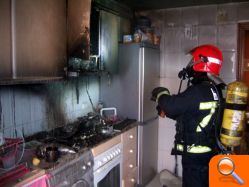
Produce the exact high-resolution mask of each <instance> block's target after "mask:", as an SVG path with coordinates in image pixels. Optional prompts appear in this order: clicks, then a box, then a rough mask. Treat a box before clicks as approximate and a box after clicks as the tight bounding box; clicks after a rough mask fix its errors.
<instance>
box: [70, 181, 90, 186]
mask: <svg viewBox="0 0 249 187" xmlns="http://www.w3.org/2000/svg"><path fill="white" fill-rule="evenodd" d="M80 183H83V184H86V186H84V187H90V185H89V182H87V181H86V180H85V179H79V180H78V181H76V182H75V183H73V185H72V187H76V185H77V184H80Z"/></svg>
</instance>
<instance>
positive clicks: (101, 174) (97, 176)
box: [94, 156, 122, 184]
mask: <svg viewBox="0 0 249 187" xmlns="http://www.w3.org/2000/svg"><path fill="white" fill-rule="evenodd" d="M121 163H122V157H121V156H119V157H116V158H114V159H113V160H111V161H110V162H108V163H106V164H105V165H103V166H102V167H100V168H98V169H96V170H95V171H94V183H96V184H97V183H98V182H99V181H101V180H102V179H103V178H105V176H106V175H107V174H108V173H109V172H110V171H111V170H112V169H113V168H114V167H115V166H117V165H118V164H121ZM121 166H122V164H121V165H120V171H121V172H122V168H121ZM121 172H120V174H121Z"/></svg>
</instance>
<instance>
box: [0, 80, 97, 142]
mask: <svg viewBox="0 0 249 187" xmlns="http://www.w3.org/2000/svg"><path fill="white" fill-rule="evenodd" d="M76 89H77V81H76V80H70V81H62V82H57V83H50V84H45V85H26V86H25V85H19V86H0V131H1V132H3V133H4V135H5V136H6V137H9V136H15V130H14V129H17V133H18V136H19V135H20V134H21V133H22V132H23V133H24V135H31V134H33V133H36V132H39V131H42V130H48V129H52V128H54V127H56V126H61V125H65V124H67V123H69V122H72V121H74V120H76V119H77V117H80V116H83V115H86V114H87V113H88V112H91V111H92V107H91V104H90V101H89V99H88V96H87V93H86V89H88V91H89V94H90V96H91V99H92V101H93V104H94V105H95V106H96V103H97V102H98V100H99V81H98V78H87V77H84V78H80V79H79V81H78V89H79V97H78V99H77V92H76Z"/></svg>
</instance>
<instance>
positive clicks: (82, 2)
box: [67, 0, 91, 60]
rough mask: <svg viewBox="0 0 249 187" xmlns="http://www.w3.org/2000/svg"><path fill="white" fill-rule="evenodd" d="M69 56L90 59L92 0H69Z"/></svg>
mask: <svg viewBox="0 0 249 187" xmlns="http://www.w3.org/2000/svg"><path fill="white" fill-rule="evenodd" d="M67 3H68V5H67V22H68V30H67V37H68V56H69V57H76V58H81V59H83V60H89V56H90V14H91V0H68V2H67Z"/></svg>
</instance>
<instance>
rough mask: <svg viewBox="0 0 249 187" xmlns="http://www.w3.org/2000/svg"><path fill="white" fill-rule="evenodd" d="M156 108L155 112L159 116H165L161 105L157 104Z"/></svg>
mask: <svg viewBox="0 0 249 187" xmlns="http://www.w3.org/2000/svg"><path fill="white" fill-rule="evenodd" d="M156 109H157V114H158V115H159V116H160V117H162V118H165V117H166V114H165V112H164V111H163V110H162V109H161V107H160V106H159V105H157V107H156Z"/></svg>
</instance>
